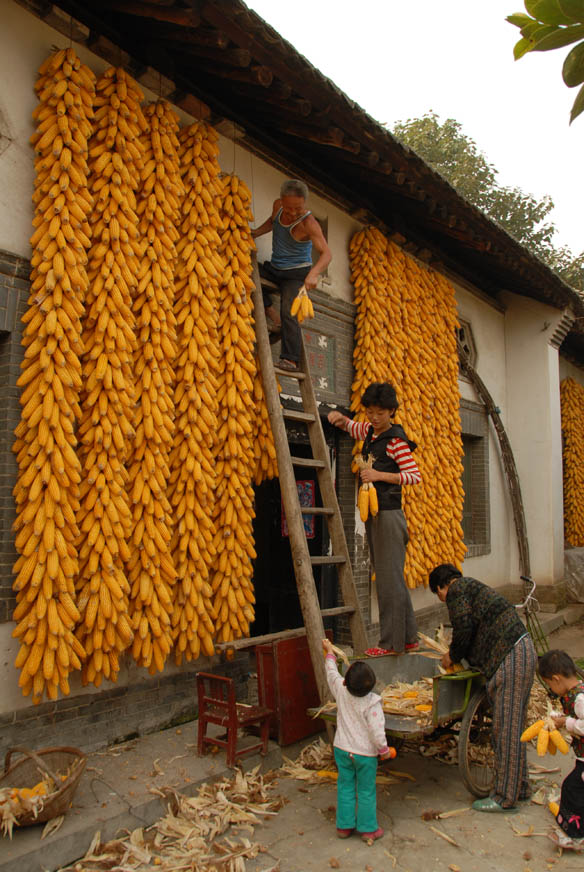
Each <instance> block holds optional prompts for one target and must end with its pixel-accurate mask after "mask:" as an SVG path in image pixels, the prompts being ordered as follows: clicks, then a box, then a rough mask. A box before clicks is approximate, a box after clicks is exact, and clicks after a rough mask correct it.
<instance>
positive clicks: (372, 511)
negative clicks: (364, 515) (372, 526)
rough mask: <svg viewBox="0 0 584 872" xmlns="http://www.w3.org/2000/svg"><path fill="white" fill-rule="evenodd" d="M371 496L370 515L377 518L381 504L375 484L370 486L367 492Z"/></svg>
mask: <svg viewBox="0 0 584 872" xmlns="http://www.w3.org/2000/svg"><path fill="white" fill-rule="evenodd" d="M367 493H368V494H369V514H370V515H371V517H373V518H374V517H375V515H376V514H377V512H378V511H379V503H378V500H377V490H376V489H375V485H374V484H370V486H369V490H368V491H367Z"/></svg>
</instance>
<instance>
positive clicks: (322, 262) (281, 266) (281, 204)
mask: <svg viewBox="0 0 584 872" xmlns="http://www.w3.org/2000/svg"><path fill="white" fill-rule="evenodd" d="M307 198H308V188H307V187H306V185H305V184H304V182H301V181H299V180H298V179H290V180H289V181H287V182H284V183H283V185H282V187H281V188H280V197H279V199H278V200H275V201H274V205H273V208H272V214H271V215H270V217H269V218H267V219H266V220H265V221H264V223H263V224H260V226H259V227H256V228H255V230H252V236H253V238H254V239H256V238H257V237H258V236H263V234H264V233H269V232H270V231H271V232H272V259H271V261H267V262H266V263H264V264H262V265H261V269H260V274H261V275H262V277H263V278H267V279H270V280H271V281H273V282H275V284H276V285H278V288H279V291H280V295H281V304H280V313H281V318H280V317H278V313H277V311H276V309H275V308H274V307H273V305H272V299H271V297H270V295H269V294H268V293H266V292H265V291H264V294H263V298H264V308H265V310H266V315H267V316H268V317H269V318H270V320H271V321H272V322H273V324H274V326H275V327H279V326H280V325H281V327H282V348H281V352H280V362H279V364H278V366H279V367H280V369H287V370H290V371H295V370H297V369H298V363H299V360H300V327H299V325H298V321H297V320H296V318H293V317H292V315H291V314H290V307H291V305H292V300H293V299H294V297H295V296H296V294H297V293H298V291H299V290H300V288H301V287H302V285H304V287H305V288H306V290H308V291H310V290H313V289H314V288H315V287H316V284H317V282H318V277H319V275H320V274H321V273H322V272H324V270H325V269H326V268H327V266H328V265H329V263H330V262H331V259H332V255H331V252H330V249H329V247H328V245H327V242H326V239H325V238H324V235H323V232H322V229H321V227H320V224H319V223H318V221H317V220H316V218H315V217H314V215H313V214H312V213H311V211H310V210H307V208H306V200H307ZM313 245H314V247H315V249H316V250H317V251H318V254H319V258H318V260H317V261H316V263H315V264H314V266H313V264H312V246H313Z"/></svg>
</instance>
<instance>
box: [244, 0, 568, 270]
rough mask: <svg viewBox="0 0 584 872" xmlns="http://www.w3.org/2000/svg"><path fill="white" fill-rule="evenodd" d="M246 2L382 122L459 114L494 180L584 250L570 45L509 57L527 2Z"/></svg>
mask: <svg viewBox="0 0 584 872" xmlns="http://www.w3.org/2000/svg"><path fill="white" fill-rule="evenodd" d="M246 2H247V5H248V6H249V7H250V8H252V9H254V10H255V11H256V12H257V13H258V14H259V15H261V16H262V18H264V19H265V20H266V21H267V22H268V23H269V24H271V25H272V26H273V27H274V28H275V29H276V30H277V31H278V32H279V33H280V34H281V35H282V36H283V37H285V38H286V39H288V40H289V41H290V42H291V43H292V44H293V45H294V46H295V47H296V48H297V49H298V51H300V52H301V53H302V54H303V55H305V56H306V57H307V58H308V60H309V61H310V62H311V63H312V64H314V65H315V66H317V67H318V68H319V69H320V70H321V72H323V73H324V74H325V75H327V76H329V77H330V78H331V79H332V80H333V81H334V82H335V83H336V84H337V85H339V86H340V87H341V88H342V89H343V91H345V92H346V93H347V94H348V95H349V96H350V97H351V98H352V99H353V100H355V101H356V102H357V103H359V104H360V105H361V106H362V107H363V108H364V109H365V110H366V111H367V112H368V113H369V114H370V115H372V116H373V117H374V118H376V119H377V120H378V121H380V122H386V123H387V124H388V126H389V128H390V129H391V128H392V127H393V125H394V123H395V122H396V121H404V120H406V119H408V118H417V117H420V116H421V115H423V114H424V113H426V112H428V111H429V110H430V109H432V110H434V112H436V113H437V114H438V115H439V116H440V118H441V120H445V119H446V118H455V119H456V120H457V121H459V122H460V123H461V124H462V126H463V132H464V133H465V134H467V135H468V136H470V137H471V138H472V139H474V140H475V142H476V143H477V144H478V146H479V148H480V149H481V150H482V151H483V152H484V153H485V155H486V157H487V158H488V160H489V161H490V163H492V164H494V166H495V167H496V168H497V169H498V170H499V176H498V181H499V184H501V185H515V186H517V187H519V188H521V189H522V190H523V191H524V192H525V193H530V194H533V195H534V196H536V197H538V198H539V197H542V196H543V195H544V194H549V195H550V196H551V197H552V199H553V201H554V203H555V207H556V208H555V209H554V211H553V212H552V213H551V215H550V217H551V220H552V221H553V223H554V224H555V225H556V228H557V231H558V232H557V235H556V237H555V242H556V244H557V245H567V246H569V247H570V248H571V249H572V250H573V251H574V253H575V254H577V253H579V252H580V251H582V250H583V249H584V232H583V231H582V224H583V221H582V188H583V180H584V168H583V161H582V156H583V153H584V114H583V115H581V116H580V117H579V118H577V119H576V121H574V123H573V124H572V125H571V126H570V125H569V123H568V122H569V116H570V108H571V105H572V103H573V101H574V98H575V96H576V93H577V91H578V89H577V88H567V87H566V86H565V85H564V83H563V80H562V75H561V72H562V63H563V59H564V57H565V55H566V54H567V53H568V51H569V49H559V50H557V51H553V52H537V53H534V54H531V55H526V56H525V57H523V58H522V59H521V60H520V61H514V60H513V45H514V44H515V42H516V41H517V39H518V36H519V31H518V29H517V28H516V27H512V26H511V25H510V24H508V23H507V22H506V21H505V16H506V15H509V14H511V13H513V12H524V11H525V10H524V7H523V0H440V2H438V0H246Z"/></svg>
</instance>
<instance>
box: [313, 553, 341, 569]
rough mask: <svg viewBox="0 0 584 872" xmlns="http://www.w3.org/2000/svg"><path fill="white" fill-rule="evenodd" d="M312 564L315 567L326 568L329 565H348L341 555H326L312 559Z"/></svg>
mask: <svg viewBox="0 0 584 872" xmlns="http://www.w3.org/2000/svg"><path fill="white" fill-rule="evenodd" d="M310 562H311V563H312V565H313V566H324V565H326V564H327V563H346V562H347V561H346V559H345V558H344V557H343V556H342V555H341V554H325V555H324V557H311V558H310Z"/></svg>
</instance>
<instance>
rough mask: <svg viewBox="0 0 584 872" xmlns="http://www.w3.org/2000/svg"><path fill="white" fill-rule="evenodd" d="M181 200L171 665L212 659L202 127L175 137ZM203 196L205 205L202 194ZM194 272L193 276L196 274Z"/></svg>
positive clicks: (212, 476) (209, 212) (210, 399)
mask: <svg viewBox="0 0 584 872" xmlns="http://www.w3.org/2000/svg"><path fill="white" fill-rule="evenodd" d="M179 139H180V158H181V175H182V179H183V183H184V185H185V191H186V196H185V197H184V200H183V205H182V225H181V227H182V235H181V238H180V240H179V242H178V261H177V269H176V277H175V288H176V293H175V306H174V311H175V315H176V320H177V346H178V357H177V364H176V389H175V399H174V402H175V413H176V428H175V434H174V443H173V449H172V454H171V458H170V469H171V476H170V483H169V493H170V500H171V503H172V506H173V511H174V516H175V520H176V523H175V529H174V536H173V540H172V553H173V558H174V562H175V566H176V569H177V572H178V582H177V584H176V586H175V590H174V602H173V614H172V634H173V642H174V656H175V660H176V662H177V663H178V664H180V663H181V662H182V660H183V658H184V659H186V660H196V659H197V658H198V657H199V656H200V654H201V653H203V654H206V655H207V656H211V655H213V653H214V651H215V647H214V644H213V635H214V632H215V628H214V624H213V617H212V614H213V606H212V599H211V598H212V590H211V586H210V583H209V580H210V579H209V571H210V567H211V566H212V564H213V560H214V557H215V546H214V544H213V540H214V536H215V525H214V522H213V507H214V503H215V481H216V471H215V453H216V444H217V391H218V388H219V384H218V380H217V378H218V371H219V342H218V335H217V315H218V295H219V282H220V280H221V275H220V273H219V271H218V269H217V267H216V266H215V265H214V263H213V260H212V258H213V257H216V255H217V252H218V250H219V248H220V246H221V237H220V236H219V232H218V229H217V228H218V227H219V222H220V219H219V203H220V200H221V197H222V193H223V186H222V184H221V182H220V180H219V173H220V168H219V163H218V160H217V154H218V151H219V148H218V145H217V139H218V135H217V133H216V132H215V130H213V128H212V127H209V126H208V125H207V124H205V123H204V122H197V123H195V124H192V125H191V126H190V127H187V128H185V129H183V130H182V131H181V133H180V136H179ZM203 192H205V195H206V196H205V199H203V197H202V196H201V194H202V193H203ZM195 266H197V267H198V268H199V269H198V271H197V270H196V269H195Z"/></svg>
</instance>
